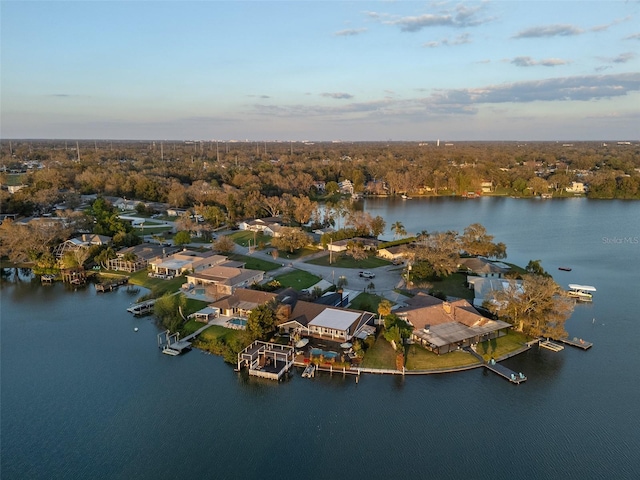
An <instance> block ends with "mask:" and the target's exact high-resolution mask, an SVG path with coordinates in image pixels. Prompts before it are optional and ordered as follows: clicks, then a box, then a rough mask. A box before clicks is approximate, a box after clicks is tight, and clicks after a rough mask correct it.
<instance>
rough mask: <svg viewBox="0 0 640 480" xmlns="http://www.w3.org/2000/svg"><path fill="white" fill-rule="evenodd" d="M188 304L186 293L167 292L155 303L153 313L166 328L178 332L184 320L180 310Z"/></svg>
mask: <svg viewBox="0 0 640 480" xmlns="http://www.w3.org/2000/svg"><path fill="white" fill-rule="evenodd" d="M186 304H187V300H186V298H185V297H184V295H173V294H171V293H165V294H164V295H163V296H162V297H160V298H158V299H157V300H156V302H155V304H154V305H153V315H154V316H155V317H156V318H157V319H158V320H159V321H160V324H161V325H162V326H163V327H164V328H166V329H167V330H169V331H171V332H177V331H178V329H179V328H180V326H181V325H182V323H183V322H184V318H182V314H181V313H180V312H181V309H182V308H184V307H185V306H186Z"/></svg>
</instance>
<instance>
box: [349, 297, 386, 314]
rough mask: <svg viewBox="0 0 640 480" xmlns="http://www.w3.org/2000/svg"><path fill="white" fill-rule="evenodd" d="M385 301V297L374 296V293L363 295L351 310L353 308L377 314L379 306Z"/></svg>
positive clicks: (355, 301) (352, 304)
mask: <svg viewBox="0 0 640 480" xmlns="http://www.w3.org/2000/svg"><path fill="white" fill-rule="evenodd" d="M382 300H384V299H383V297H380V296H378V295H374V294H372V293H364V292H363V293H361V294H359V295H358V296H357V297H356V298H355V299H354V300H353V302H351V305H350V306H349V308H353V309H354V310H366V311H368V312H372V313H376V312H377V311H378V304H379V303H380V302H381V301H382Z"/></svg>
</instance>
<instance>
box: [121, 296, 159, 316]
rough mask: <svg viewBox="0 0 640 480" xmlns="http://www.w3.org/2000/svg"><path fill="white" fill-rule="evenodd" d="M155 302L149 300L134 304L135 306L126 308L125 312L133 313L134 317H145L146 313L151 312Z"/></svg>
mask: <svg viewBox="0 0 640 480" xmlns="http://www.w3.org/2000/svg"><path fill="white" fill-rule="evenodd" d="M155 303H156V300H155V299H151V300H147V301H145V302H140V303H136V304H135V305H132V306H130V307H129V308H127V312H129V313H133V314H134V315H146V314H147V313H151V312H153V306H154V305H155Z"/></svg>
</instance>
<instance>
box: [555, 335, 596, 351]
mask: <svg viewBox="0 0 640 480" xmlns="http://www.w3.org/2000/svg"><path fill="white" fill-rule="evenodd" d="M555 341H556V342H561V343H564V344H565V345H570V346H572V347H576V348H581V349H582V350H589V349H590V348H591V347H593V343H591V342H587V341H586V340H583V339H582V338H576V337H573V340H569V339H568V338H558V339H557V340H555Z"/></svg>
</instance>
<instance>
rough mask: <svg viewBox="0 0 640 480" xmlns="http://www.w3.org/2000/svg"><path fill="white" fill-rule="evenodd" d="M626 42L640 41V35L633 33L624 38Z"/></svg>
mask: <svg viewBox="0 0 640 480" xmlns="http://www.w3.org/2000/svg"><path fill="white" fill-rule="evenodd" d="M624 39H625V40H640V33H633V34H631V35H627V36H626V37H624Z"/></svg>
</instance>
